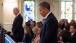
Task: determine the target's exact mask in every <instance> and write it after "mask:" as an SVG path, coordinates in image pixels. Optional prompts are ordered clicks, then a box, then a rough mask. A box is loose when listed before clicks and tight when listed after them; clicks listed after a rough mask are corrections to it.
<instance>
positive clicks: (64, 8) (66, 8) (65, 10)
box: [61, 2, 72, 22]
mask: <svg viewBox="0 0 76 43" xmlns="http://www.w3.org/2000/svg"><path fill="white" fill-rule="evenodd" d="M61 19H68V22H70V21H71V20H72V2H61Z"/></svg>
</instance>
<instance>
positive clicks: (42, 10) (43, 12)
mask: <svg viewBox="0 0 76 43" xmlns="http://www.w3.org/2000/svg"><path fill="white" fill-rule="evenodd" d="M39 12H40V14H41V15H42V16H43V17H45V16H46V8H43V7H41V6H39Z"/></svg>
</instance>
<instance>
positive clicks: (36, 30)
mask: <svg viewBox="0 0 76 43" xmlns="http://www.w3.org/2000/svg"><path fill="white" fill-rule="evenodd" d="M38 29H39V28H38V27H36V26H35V27H33V29H32V31H33V33H34V34H36V35H38Z"/></svg>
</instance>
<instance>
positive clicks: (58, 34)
mask: <svg viewBox="0 0 76 43" xmlns="http://www.w3.org/2000/svg"><path fill="white" fill-rule="evenodd" d="M61 31H62V30H61V26H58V32H57V40H58V41H59V40H60V33H61Z"/></svg>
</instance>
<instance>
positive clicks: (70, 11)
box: [66, 2, 72, 13]
mask: <svg viewBox="0 0 76 43" xmlns="http://www.w3.org/2000/svg"><path fill="white" fill-rule="evenodd" d="M66 13H72V2H66Z"/></svg>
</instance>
